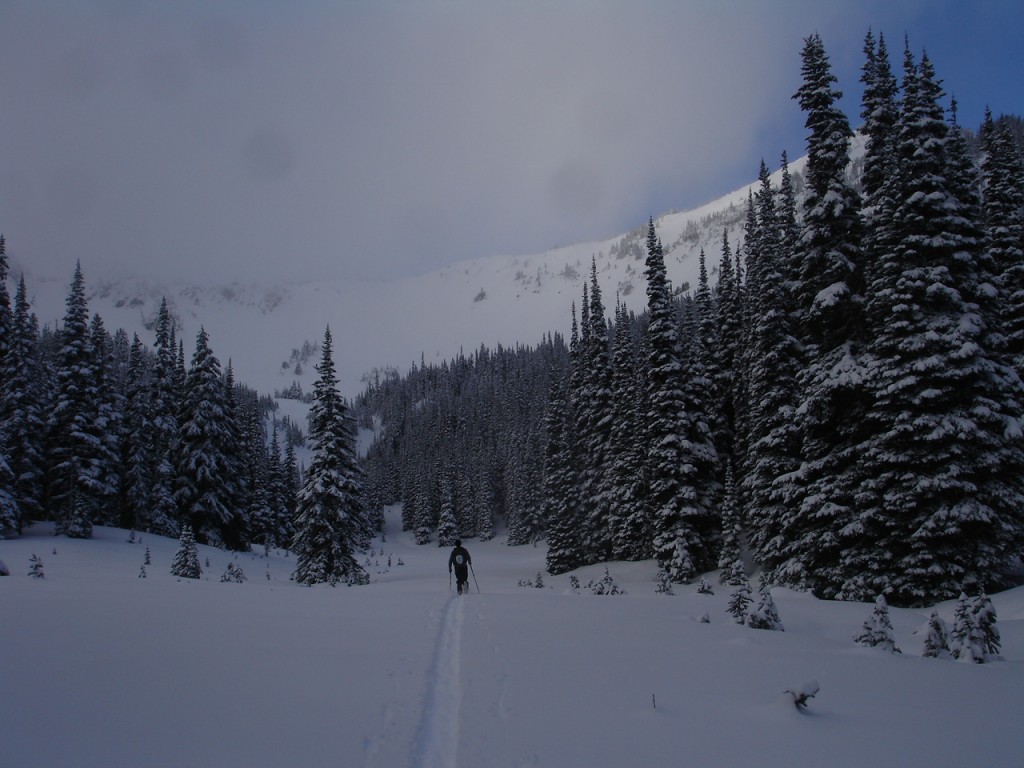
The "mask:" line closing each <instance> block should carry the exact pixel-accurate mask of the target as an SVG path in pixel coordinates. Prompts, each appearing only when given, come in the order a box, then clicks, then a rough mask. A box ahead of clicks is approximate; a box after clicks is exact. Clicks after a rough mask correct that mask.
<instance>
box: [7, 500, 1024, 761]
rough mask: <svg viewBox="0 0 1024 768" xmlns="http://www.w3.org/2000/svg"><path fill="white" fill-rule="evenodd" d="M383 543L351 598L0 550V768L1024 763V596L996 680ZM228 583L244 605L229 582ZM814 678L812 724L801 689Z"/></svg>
mask: <svg viewBox="0 0 1024 768" xmlns="http://www.w3.org/2000/svg"><path fill="white" fill-rule="evenodd" d="M387 522H388V524H387V528H386V531H385V536H384V538H383V539H378V540H377V541H376V542H375V543H374V551H373V553H372V554H371V555H369V556H368V557H366V558H365V562H367V563H368V565H367V569H368V571H369V573H370V574H371V576H372V583H371V584H370V585H369V586H365V587H353V588H348V587H343V586H342V587H336V588H332V587H329V586H326V585H325V586H317V587H313V588H307V587H301V586H298V585H296V584H295V583H294V582H292V581H290V580H289V576H290V574H291V572H292V569H293V567H294V563H295V561H294V558H291V557H289V556H288V554H287V553H285V552H283V551H277V550H274V551H272V552H271V553H270V554H269V556H265V555H264V553H263V552H254V553H247V554H243V555H237V560H236V555H234V554H231V553H227V552H223V551H220V550H217V549H212V548H208V547H200V560H201V562H202V564H203V567H204V573H203V577H202V579H201V580H198V581H194V580H179V579H177V578H174V577H172V576H171V575H170V574H169V573H168V570H169V568H170V564H171V560H172V558H173V556H174V554H175V552H176V551H177V548H178V543H177V542H176V541H173V540H169V539H163V538H159V537H156V536H151V535H148V534H142V535H136V537H135V541H134V543H129V539H130V534H129V533H128V532H127V531H122V530H118V529H113V528H97V529H96V531H95V536H94V538H93V539H92V540H88V541H82V540H70V539H67V538H64V537H55V536H53V535H52V528H51V527H50V526H49V524H45V523H37V524H36V525H34V526H32V527H31V528H29V529H28V530H27V531H26V535H25V536H23V537H22V538H20V539H17V540H12V541H0V560H3V561H4V562H5V563H6V564H7V566H8V567H9V568H10V570H11V573H12V575H11V576H7V577H2V578H0V765H3V766H4V768H22V767H27V766H33V767H35V766H46V767H48V768H58V767H60V766H75V767H82V766H103V767H104V768H113V767H114V766H133V767H138V766H190V767H198V766H217V767H218V768H225V767H227V766H246V767H248V768H257V767H258V766H274V767H275V768H279V767H281V766H306V767H311V766H312V767H316V766H367V767H369V766H374V767H378V768H400V767H402V766H410V767H414V768H420V767H426V766H447V767H452V768H454V767H456V766H466V767H467V768H482V767H483V766H500V767H506V766H508V767H512V766H515V767H518V766H552V768H573V767H574V766H580V767H581V768H582V767H587V768H604V767H608V768H612V767H614V768H622V767H623V766H702V767H708V766H744V765H756V766H760V767H761V768H776V767H778V768H782V767H783V766H785V767H786V768H789V767H790V766H794V765H800V766H835V767H838V766H857V767H858V768H859V767H862V766H871V767H872V768H882V767H883V766H900V768H914V767H915V766H922V767H924V766H927V767H928V768H936V767H937V766H958V767H964V766H968V767H969V766H978V767H979V768H981V767H985V768H997V767H999V766H1006V767H1007V768H1010V767H1014V768H1019V766H1021V765H1024V735H1022V731H1021V728H1020V714H1021V712H1022V711H1024V589H1018V590H1013V591H1010V592H1005V593H1001V594H996V595H994V596H993V602H994V604H995V606H996V610H997V611H998V617H999V623H998V627H999V629H1000V630H1001V633H1002V639H1003V659H1002V660H999V661H995V662H994V663H991V664H984V665H974V664H969V663H961V662H956V661H949V660H935V659H925V658H922V657H921V650H922V644H923V633H922V632H921V631H920V630H921V629H922V627H923V626H924V625H925V624H926V621H927V619H928V615H929V613H930V610H899V609H893V610H892V619H893V624H894V625H895V631H896V640H897V643H898V645H899V646H900V647H901V648H902V650H903V653H902V655H893V654H889V653H886V652H883V651H879V650H877V649H869V648H862V647H859V646H857V645H855V644H854V642H853V640H852V637H853V635H854V634H856V633H857V631H858V630H859V629H860V628H861V625H862V624H863V622H864V620H865V619H866V618H867V617H868V616H869V614H870V612H871V606H869V605H865V604H851V603H836V602H824V601H820V600H816V599H814V598H813V597H811V596H809V595H806V594H800V593H794V592H790V591H786V590H782V589H777V590H775V591H774V593H773V594H774V597H775V602H776V604H777V606H778V610H779V613H780V616H781V618H782V621H783V622H784V624H785V632H770V631H763V630H754V629H749V628H747V627H745V626H740V625H737V624H735V623H734V622H733V621H732V619H731V618H730V616H729V615H728V614H727V613H726V603H727V601H728V594H729V589H728V588H726V587H722V586H719V585H718V584H717V579H716V578H714V576H715V575H714V574H712V575H710V576H709V581H712V583H713V584H714V588H715V594H714V595H713V596H708V595H702V594H698V593H697V590H696V587H695V586H692V585H690V586H680V587H677V588H676V590H675V591H676V594H675V595H674V596H666V595H659V594H656V592H655V572H656V567H655V565H654V563H653V562H641V563H610V564H608V568H609V572H610V574H611V576H612V578H613V579H614V580H615V581H616V582H617V584H618V585H619V586H620V587H621V588H623V589H625V591H626V594H624V595H617V596H607V595H605V596H597V595H594V594H592V592H591V591H589V590H587V589H585V588H584V589H581V590H580V592H579V593H575V592H574V591H573V590H572V589H571V588H570V581H569V575H568V574H567V575H562V576H557V577H551V576H548V575H547V574H544V575H543V582H544V586H543V588H536V587H523V586H519V584H520V582H525V581H527V580H529V581H535V580H536V578H537V574H538V572H539V571H541V570H542V569H543V565H544V557H545V548H544V547H543V546H542V545H540V546H537V547H529V546H528V547H515V548H514V547H509V546H507V545H506V544H505V543H504V541H503V539H502V537H500V536H499V537H498V538H497V539H494V540H492V541H489V542H477V541H473V540H470V541H467V542H466V543H467V545H468V548H469V549H470V552H471V553H472V555H473V564H474V571H475V576H476V580H477V581H476V582H475V583H474V581H473V579H471V586H472V593H471V594H469V595H466V596H463V597H461V598H460V597H457V596H456V595H455V592H454V590H453V589H452V588H451V587H450V585H449V580H448V573H447V567H446V564H447V554H448V552H447V550H446V549H441V548H438V547H437V546H436V545H427V546H416V545H414V544H413V542H412V541H411V539H410V537H409V535H408V534H405V533H402V532H401V530H400V525H399V517H398V510H397V509H389V510H388V513H387ZM147 548H149V550H150V553H151V558H152V562H151V565H149V566H148V567H147V569H146V572H147V573H146V578H140V577H139V574H140V570H141V568H142V565H143V562H144V558H145V552H146V549H147ZM33 554H35V555H37V556H38V557H39V558H40V559H41V560H42V562H43V570H44V573H45V577H44V578H42V579H36V578H31V577H30V576H29V575H28V572H29V567H30V563H29V559H30V557H31V556H32V555H33ZM232 560H236V563H237V564H238V565H239V566H240V567H241V568H242V569H243V571H244V573H245V575H246V577H247V579H248V580H247V581H246V582H245V583H242V584H237V583H222V582H221V581H220V577H221V575H222V574H223V573H224V571H225V569H226V567H227V565H228V563H229V562H231V561H232ZM389 561H390V566H389ZM399 563H401V564H399ZM603 574H604V566H593V567H588V568H585V569H581V570H580V571H578V572H576V574H575V575H576V576H577V577H578V578H579V580H580V581H581V582H582V584H583V585H584V586H585V585H586V584H587V582H588V581H591V580H597V579H599V578H600V577H601V576H603ZM477 587H479V589H478V588H477ZM939 609H940V612H941V614H942V615H943V617H944V618H945V619H946V621H947V622H948V623H950V625H951V624H952V612H953V605H952V604H951V603H946V604H942V605H940V606H939ZM705 613H706V614H707V615H708V617H709V619H710V623H702V622H701V621H700V618H701V617H702V616H703V615H704V614H705ZM810 681H817V682H818V683H819V684H820V686H821V691H820V693H818V695H817V696H816V697H815V698H814V699H811V700H810V706H809V708H808V709H807V711H805V712H799V711H797V709H796V708H795V707H794V705H793V703H792V699H791V697H790V696H789V695H788V694H786V693H784V692H785V691H786V690H787V689H797V688H799V687H801V686H803V685H805V684H806V683H808V682H810Z"/></svg>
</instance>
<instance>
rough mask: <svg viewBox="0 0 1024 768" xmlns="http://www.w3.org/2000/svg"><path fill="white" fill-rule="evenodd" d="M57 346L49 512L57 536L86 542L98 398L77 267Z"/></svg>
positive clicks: (93, 493) (94, 482) (92, 507)
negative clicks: (94, 416)
mask: <svg viewBox="0 0 1024 768" xmlns="http://www.w3.org/2000/svg"><path fill="white" fill-rule="evenodd" d="M60 344H61V348H60V353H59V360H58V366H57V392H56V397H55V400H54V402H53V404H52V407H51V409H50V415H49V422H48V424H47V427H48V437H49V450H48V455H49V465H50V471H49V478H50V483H49V490H48V504H49V512H50V514H51V515H52V516H53V517H54V518H55V519H56V521H57V532H58V533H63V534H65V535H67V536H70V537H72V538H86V539H87V538H90V537H91V536H92V517H93V514H94V513H95V511H96V502H97V498H98V494H97V490H98V475H99V472H98V467H97V464H96V461H95V458H96V457H95V453H94V447H95V445H96V434H95V422H94V420H93V419H92V404H93V403H94V402H95V399H96V386H95V376H94V371H93V364H94V358H93V350H92V345H91V343H90V336H89V310H88V306H87V303H86V298H85V279H84V278H83V276H82V267H81V264H77V265H76V266H75V275H74V278H73V280H72V283H71V290H70V291H69V293H68V298H67V312H66V313H65V315H64V324H63V326H62V328H61V333H60Z"/></svg>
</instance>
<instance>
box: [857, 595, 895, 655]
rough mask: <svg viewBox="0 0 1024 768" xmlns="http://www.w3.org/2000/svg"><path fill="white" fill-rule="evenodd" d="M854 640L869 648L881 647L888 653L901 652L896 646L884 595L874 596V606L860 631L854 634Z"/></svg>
mask: <svg viewBox="0 0 1024 768" xmlns="http://www.w3.org/2000/svg"><path fill="white" fill-rule="evenodd" d="M853 639H854V641H855V642H856V643H858V644H860V645H865V646H868V647H870V648H881V649H882V650H884V651H889V652H890V653H901V651H900V649H899V648H898V647H897V646H896V640H895V638H894V637H893V629H892V620H891V619H890V618H889V604H888V603H887V602H886V601H885V596H884V595H879V596H878V597H876V598H875V607H874V609H873V610H872V611H871V616H869V617H868V618H867V619H866V620H865V621H864V626H863V628H862V629H861V631H860V633H858V634H857V635H856V636H854V638H853Z"/></svg>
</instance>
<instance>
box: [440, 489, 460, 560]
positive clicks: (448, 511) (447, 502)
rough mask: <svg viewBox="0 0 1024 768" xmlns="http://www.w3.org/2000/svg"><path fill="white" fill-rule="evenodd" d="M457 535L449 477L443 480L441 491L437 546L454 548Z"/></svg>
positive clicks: (452, 491) (453, 494)
mask: <svg viewBox="0 0 1024 768" xmlns="http://www.w3.org/2000/svg"><path fill="white" fill-rule="evenodd" d="M458 533H459V532H458V529H457V527H456V525H455V493H454V489H453V488H452V481H451V478H450V477H449V478H446V479H445V481H444V488H443V489H442V490H441V516H440V517H439V518H438V522H437V546H439V547H453V546H455V539H456V538H458Z"/></svg>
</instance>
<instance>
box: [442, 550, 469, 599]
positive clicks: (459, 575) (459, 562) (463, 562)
mask: <svg viewBox="0 0 1024 768" xmlns="http://www.w3.org/2000/svg"><path fill="white" fill-rule="evenodd" d="M472 562H473V558H471V557H470V556H469V552H468V551H466V548H465V547H463V546H462V539H456V540H455V549H453V550H452V554H451V556H450V557H449V558H448V573H449V575H450V574H451V572H452V568H454V569H455V588H456V589H457V590H458V592H459V594H460V595H462V594H465V593H466V592H469V566H470V564H472Z"/></svg>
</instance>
